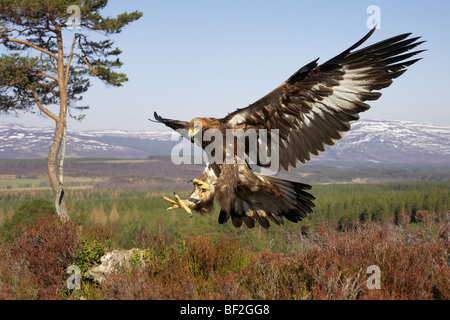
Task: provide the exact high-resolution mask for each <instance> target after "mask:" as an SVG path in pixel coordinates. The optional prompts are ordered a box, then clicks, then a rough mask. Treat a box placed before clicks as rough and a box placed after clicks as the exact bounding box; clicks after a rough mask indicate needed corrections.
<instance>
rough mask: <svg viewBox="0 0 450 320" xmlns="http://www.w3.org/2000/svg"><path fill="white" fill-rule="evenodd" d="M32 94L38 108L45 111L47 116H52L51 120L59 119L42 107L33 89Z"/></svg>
mask: <svg viewBox="0 0 450 320" xmlns="http://www.w3.org/2000/svg"><path fill="white" fill-rule="evenodd" d="M33 95H34V100H36V104H37V106H38V108H39V109H40V110H41V111H42V112H43V113H45V114H46V115H47V116H49V117H50V118H52V119H53V120H55V121H56V122H58V121H59V118H58V117H57V116H55V115H54V114H53V113H52V112H51V111H50V110H48V109H47V108H46V107H44V106H43V105H42V103H41V100H39V95H38V93H37V91H36V90H33Z"/></svg>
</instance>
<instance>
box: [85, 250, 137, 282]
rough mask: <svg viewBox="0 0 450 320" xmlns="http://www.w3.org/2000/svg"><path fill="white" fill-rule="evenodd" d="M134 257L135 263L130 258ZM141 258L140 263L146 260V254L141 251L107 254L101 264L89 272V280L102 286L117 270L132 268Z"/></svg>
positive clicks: (117, 251)
mask: <svg viewBox="0 0 450 320" xmlns="http://www.w3.org/2000/svg"><path fill="white" fill-rule="evenodd" d="M131 257H133V258H134V259H133V263H132V262H131V261H130V258H131ZM137 257H139V260H140V261H143V260H144V257H145V253H144V252H143V251H142V250H139V249H131V250H114V251H111V252H108V253H106V254H105V255H104V256H103V257H101V259H100V260H101V263H100V264H99V265H96V266H95V267H93V268H92V269H91V270H89V276H88V279H90V280H92V281H94V282H96V283H98V284H101V283H102V282H103V281H105V280H106V279H107V278H108V276H109V275H110V274H111V273H113V272H114V271H115V270H116V269H121V268H125V269H127V268H131V267H132V265H133V264H135V263H136V261H135V259H136V258H137Z"/></svg>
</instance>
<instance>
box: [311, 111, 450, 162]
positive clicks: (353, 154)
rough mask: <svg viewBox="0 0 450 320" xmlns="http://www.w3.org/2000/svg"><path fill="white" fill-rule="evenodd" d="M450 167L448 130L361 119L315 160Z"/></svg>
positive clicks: (447, 128) (407, 123) (411, 123)
mask: <svg viewBox="0 0 450 320" xmlns="http://www.w3.org/2000/svg"><path fill="white" fill-rule="evenodd" d="M317 159H320V161H327V160H328V161H339V162H356V163H361V162H365V163H370V162H372V163H380V164H383V163H390V164H393V163H398V164H401V163H411V164H412V163H428V164H448V165H450V127H444V126H437V125H433V124H426V123H417V122H412V121H397V120H360V121H357V122H354V123H353V124H352V129H351V130H350V131H348V132H346V133H344V138H342V139H341V140H339V141H337V142H336V144H335V145H334V146H332V147H328V148H327V151H326V152H324V153H322V154H320V155H319V157H315V159H314V160H316V161H317Z"/></svg>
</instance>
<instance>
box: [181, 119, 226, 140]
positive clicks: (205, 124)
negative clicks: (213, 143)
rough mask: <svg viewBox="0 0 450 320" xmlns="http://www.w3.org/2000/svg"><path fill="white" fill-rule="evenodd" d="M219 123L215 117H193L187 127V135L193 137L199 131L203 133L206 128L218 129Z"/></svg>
mask: <svg viewBox="0 0 450 320" xmlns="http://www.w3.org/2000/svg"><path fill="white" fill-rule="evenodd" d="M218 128H219V123H218V121H217V119H212V118H211V119H210V118H194V119H192V120H191V122H189V125H188V127H187V129H188V132H189V135H190V136H191V137H192V138H193V137H195V136H197V135H198V134H199V133H200V134H202V135H203V133H204V132H205V131H207V130H208V129H218Z"/></svg>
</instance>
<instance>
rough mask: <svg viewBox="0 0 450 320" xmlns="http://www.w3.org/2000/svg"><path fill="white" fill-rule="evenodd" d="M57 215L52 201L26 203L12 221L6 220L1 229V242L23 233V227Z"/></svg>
mask: <svg viewBox="0 0 450 320" xmlns="http://www.w3.org/2000/svg"><path fill="white" fill-rule="evenodd" d="M54 214H56V210H55V206H54V205H53V203H52V202H51V201H50V200H47V199H43V198H35V199H33V200H31V201H24V202H23V203H22V204H21V205H20V206H19V207H18V208H17V209H16V210H15V211H14V214H13V216H12V217H11V219H6V220H5V223H4V225H3V227H2V228H0V242H2V241H11V239H12V238H13V237H14V236H16V235H19V234H20V233H22V229H23V227H25V226H26V225H27V224H29V223H31V222H34V221H36V220H38V219H39V218H40V217H42V216H46V215H54Z"/></svg>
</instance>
